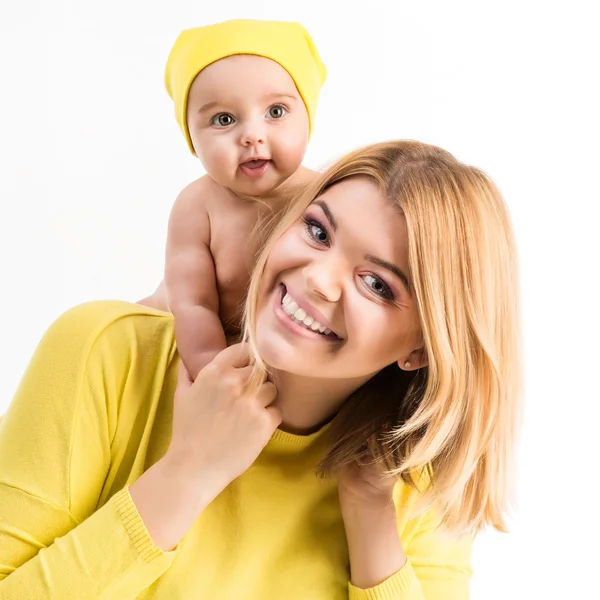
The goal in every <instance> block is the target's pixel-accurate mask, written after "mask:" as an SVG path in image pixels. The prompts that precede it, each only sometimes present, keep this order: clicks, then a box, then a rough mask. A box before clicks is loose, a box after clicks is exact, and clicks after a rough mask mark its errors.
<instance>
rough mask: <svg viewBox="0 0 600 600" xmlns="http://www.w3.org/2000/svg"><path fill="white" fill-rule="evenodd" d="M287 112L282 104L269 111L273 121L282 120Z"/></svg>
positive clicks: (272, 107)
mask: <svg viewBox="0 0 600 600" xmlns="http://www.w3.org/2000/svg"><path fill="white" fill-rule="evenodd" d="M286 112H287V110H286V109H285V108H284V107H283V106H281V104H276V105H275V106H271V108H270V109H269V117H271V119H281V117H283V116H284V115H285V113H286Z"/></svg>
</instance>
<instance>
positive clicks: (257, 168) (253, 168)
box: [240, 159, 271, 179]
mask: <svg viewBox="0 0 600 600" xmlns="http://www.w3.org/2000/svg"><path fill="white" fill-rule="evenodd" d="M270 164H271V161H270V160H263V159H259V160H247V161H246V162H243V163H241V164H240V171H241V172H242V173H243V174H244V175H246V177H250V178H251V179H258V178H260V177H262V176H263V175H264V174H265V173H266V171H267V169H268V168H269V165H270Z"/></svg>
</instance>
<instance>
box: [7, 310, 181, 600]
mask: <svg viewBox="0 0 600 600" xmlns="http://www.w3.org/2000/svg"><path fill="white" fill-rule="evenodd" d="M124 312H125V311H124V310H123V304H122V303H90V304H86V305H82V306H80V307H77V308H75V309H72V310H70V311H68V312H67V313H65V314H64V315H63V316H62V317H60V318H59V319H58V320H57V321H56V322H55V323H54V324H53V325H52V326H51V328H50V329H49V330H48V332H47V333H46V334H45V335H44V337H43V339H42V341H41V342H40V344H39V346H38V348H37V350H36V352H35V353H34V356H33V358H32V360H31V362H30V364H29V367H28V369H27V371H26V373H25V375H24V377H23V379H22V381H21V384H20V386H19V388H18V390H17V393H16V395H15V397H14V399H13V401H12V403H11V405H10V406H9V408H8V411H7V413H6V414H5V415H4V417H3V418H2V419H1V420H0V597H1V598H2V599H3V600H13V599H14V600H16V599H19V600H23V599H25V598H36V599H37V598H49V599H57V600H58V599H60V600H69V599H73V600H75V599H77V600H88V599H89V600H92V599H103V600H108V599H112V598H119V599H120V600H128V599H132V600H133V599H134V598H136V597H137V596H138V595H139V594H140V593H141V592H142V591H143V590H144V589H146V588H147V587H149V586H150V585H151V584H152V583H153V582H154V581H155V580H156V579H158V577H160V575H161V574H162V573H164V572H165V570H166V569H167V568H168V567H169V566H170V564H171V563H172V561H173V559H174V556H175V555H176V553H177V550H174V551H172V552H162V551H161V550H160V549H159V548H158V547H156V546H155V545H154V544H153V542H152V539H151V538H150V535H149V534H148V531H147V530H146V528H145V526H144V523H143V521H142V519H141V517H140V515H139V513H138V512H137V509H136V507H135V505H134V504H133V501H132V500H131V496H130V495H129V490H128V487H127V486H125V487H124V488H122V489H121V490H120V491H118V492H117V493H115V494H114V495H113V496H112V498H110V499H107V498H104V499H103V500H104V502H103V501H102V492H103V486H104V481H105V478H106V474H107V472H108V467H109V464H110V460H111V454H110V452H111V441H112V436H113V434H114V431H115V426H116V425H115V423H116V418H117V414H118V412H119V401H120V398H121V396H122V393H121V392H122V390H123V388H124V386H125V385H126V383H127V373H128V371H129V370H130V369H131V368H132V365H133V366H135V361H136V344H135V338H136V332H135V326H134V325H133V324H132V320H133V321H135V317H132V318H131V319H122V318H121V316H123V313H124ZM146 320H147V319H146ZM99 506H100V508H98V507H99Z"/></svg>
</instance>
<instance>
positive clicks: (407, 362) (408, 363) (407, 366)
mask: <svg viewBox="0 0 600 600" xmlns="http://www.w3.org/2000/svg"><path fill="white" fill-rule="evenodd" d="M404 368H405V369H410V361H409V360H407V361H406V362H405V363H404Z"/></svg>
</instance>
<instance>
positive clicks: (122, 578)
mask: <svg viewBox="0 0 600 600" xmlns="http://www.w3.org/2000/svg"><path fill="white" fill-rule="evenodd" d="M177 361H178V355H177V351H176V348H175V339H174V334H173V319H172V317H171V316H170V315H167V314H165V313H160V312H156V311H153V310H151V309H148V308H145V307H142V306H138V305H133V304H128V303H124V302H94V303H88V304H84V305H81V306H78V307H76V308H74V309H72V310H70V311H68V312H67V313H65V314H64V315H63V316H62V317H60V318H59V319H58V320H57V321H56V322H55V323H54V324H53V325H52V326H51V327H50V329H49V330H48V332H47V333H46V334H45V336H44V338H43V339H42V341H41V343H40V345H39V347H38V348H37V350H36V352H35V355H34V356H33V359H32V361H31V363H30V365H29V367H28V369H27V372H26V374H25V376H24V378H23V381H22V383H21V385H20V387H19V389H18V391H17V394H16V397H15V398H14V400H13V402H12V404H11V405H10V407H9V409H8V411H7V413H6V414H5V415H4V418H3V419H2V420H1V421H0V598H1V599H2V600H26V599H30V598H33V599H43V598H51V599H56V600H69V599H73V600H91V599H102V600H108V599H115V600H132V599H134V598H142V599H145V600H150V599H152V600H154V599H162V600H175V599H187V598H194V599H200V600H202V599H206V600H234V599H235V600H240V599H250V600H254V599H256V600H279V599H281V600H295V599H297V600H336V599H340V600H341V599H348V598H349V599H351V600H360V599H364V600H367V599H368V600H392V599H398V600H400V599H402V600H422V599H424V598H425V599H427V600H465V599H466V598H468V595H469V592H468V586H469V578H470V575H471V569H470V566H469V560H470V551H471V543H470V541H469V540H462V541H458V540H452V539H449V538H446V537H444V536H442V535H441V534H440V533H439V532H438V531H435V525H436V516H435V515H434V514H432V513H431V512H430V513H425V514H423V515H421V516H418V517H415V518H412V519H408V518H407V516H406V514H407V512H408V511H409V510H410V508H411V505H412V503H413V502H414V499H415V497H414V494H415V492H413V491H412V489H410V488H408V487H406V486H403V485H401V484H399V485H398V486H397V491H396V500H397V505H398V529H399V535H400V537H401V540H402V544H403V547H404V550H405V552H406V554H407V556H408V558H409V562H408V563H407V564H406V565H405V566H404V567H403V568H402V569H401V570H400V571H399V572H398V573H396V574H395V575H393V576H392V577H390V578H389V579H387V580H386V581H384V582H382V583H381V584H380V585H378V586H376V587H374V588H370V589H369V590H360V589H358V588H355V587H354V586H352V585H351V584H350V583H349V578H350V575H349V573H350V568H349V560H348V551H347V547H346V540H345V534H344V526H343V522H342V518H341V515H340V509H339V505H338V501H337V488H336V482H335V481H323V480H319V479H317V478H316V477H315V476H314V474H313V470H314V468H315V465H316V464H317V462H318V460H319V457H320V456H322V453H323V451H324V444H323V440H324V437H323V436H322V435H320V434H321V432H317V433H315V434H312V435H308V436H297V435H291V434H288V433H284V432H282V431H280V430H277V431H276V432H275V434H274V435H273V437H272V439H271V440H270V442H269V443H268V444H267V446H266V447H265V449H264V451H263V452H262V453H261V455H260V456H259V457H258V459H257V460H256V462H255V463H254V464H253V465H252V467H251V468H250V469H249V470H248V471H247V472H246V473H244V474H243V475H242V476H241V477H239V478H238V479H236V480H235V481H234V482H233V483H231V484H230V485H229V487H228V488H227V489H225V491H224V492H223V493H222V494H221V495H220V496H218V497H217V498H216V499H215V500H214V501H213V503H212V504H211V505H210V506H209V507H208V508H207V509H206V510H205V511H204V512H203V513H202V515H201V516H200V517H199V518H198V519H197V521H196V522H195V524H194V526H193V527H192V528H191V529H190V531H189V532H188V533H187V534H186V536H185V537H184V538H183V540H182V542H181V544H180V545H179V546H178V548H177V549H176V550H174V551H172V552H162V551H161V550H160V549H159V548H157V547H156V546H155V545H154V544H153V542H152V539H151V538H150V536H149V535H148V532H147V530H146V528H145V527H144V524H143V522H142V520H141V518H140V516H139V514H138V512H137V510H136V507H135V505H134V504H133V502H132V500H131V496H130V495H129V490H128V485H129V484H131V483H132V482H133V481H135V480H136V479H137V478H138V477H139V476H140V475H141V474H142V473H143V472H144V471H145V470H147V469H148V467H149V466H150V465H152V464H153V463H155V462H156V461H157V460H158V459H159V458H160V457H161V456H162V455H163V454H164V452H165V451H166V448H167V445H168V442H169V438H170V434H171V419H172V399H173V392H174V388H175V382H176V374H177ZM231 443H233V444H234V443H236V442H235V440H232V441H231Z"/></svg>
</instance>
